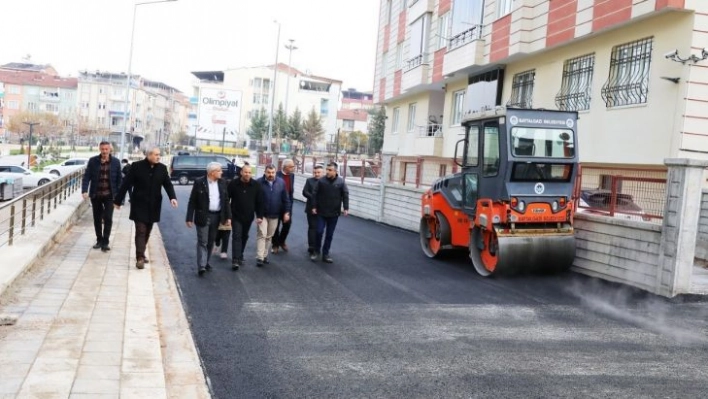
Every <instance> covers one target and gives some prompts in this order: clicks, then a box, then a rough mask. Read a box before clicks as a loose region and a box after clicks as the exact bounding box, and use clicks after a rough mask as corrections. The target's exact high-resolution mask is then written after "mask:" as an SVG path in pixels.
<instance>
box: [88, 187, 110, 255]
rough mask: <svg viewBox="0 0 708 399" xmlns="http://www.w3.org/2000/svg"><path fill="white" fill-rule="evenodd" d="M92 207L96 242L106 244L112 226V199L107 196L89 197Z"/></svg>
mask: <svg viewBox="0 0 708 399" xmlns="http://www.w3.org/2000/svg"><path fill="white" fill-rule="evenodd" d="M91 207H92V208H93V228H94V230H96V242H98V243H101V244H103V245H108V239H109V237H110V236H111V228H112V227H113V200H112V199H111V198H109V197H103V198H98V197H95V198H91Z"/></svg>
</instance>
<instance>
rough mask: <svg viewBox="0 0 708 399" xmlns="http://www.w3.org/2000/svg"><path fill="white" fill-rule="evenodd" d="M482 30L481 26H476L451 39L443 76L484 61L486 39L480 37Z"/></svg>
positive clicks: (444, 61) (444, 62)
mask: <svg viewBox="0 0 708 399" xmlns="http://www.w3.org/2000/svg"><path fill="white" fill-rule="evenodd" d="M481 31H482V30H481V27H480V26H476V27H473V28H471V29H468V30H466V31H464V32H462V33H460V34H458V35H455V36H453V37H452V38H451V39H450V40H449V42H448V47H447V52H446V53H445V59H444V60H443V76H445V75H450V74H453V73H455V72H457V71H460V70H462V69H465V68H467V67H470V66H473V65H482V64H483V63H484V40H482V39H481V38H480V33H481Z"/></svg>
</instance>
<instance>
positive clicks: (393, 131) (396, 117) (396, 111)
mask: <svg viewBox="0 0 708 399" xmlns="http://www.w3.org/2000/svg"><path fill="white" fill-rule="evenodd" d="M400 113H401V109H400V108H398V107H396V108H394V109H393V117H392V118H391V119H392V121H391V134H398V120H399V117H400Z"/></svg>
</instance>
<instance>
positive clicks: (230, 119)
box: [195, 87, 241, 141]
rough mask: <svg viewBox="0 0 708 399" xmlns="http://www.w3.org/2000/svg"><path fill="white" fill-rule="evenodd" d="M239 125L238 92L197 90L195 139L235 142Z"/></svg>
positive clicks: (239, 101) (239, 97)
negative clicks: (197, 105) (197, 103)
mask: <svg viewBox="0 0 708 399" xmlns="http://www.w3.org/2000/svg"><path fill="white" fill-rule="evenodd" d="M240 123H241V92H240V91H238V90H228V89H223V88H212V87H202V88H200V89H199V107H198V116H197V126H196V129H195V131H196V137H197V139H200V140H216V141H221V140H222V138H223V139H224V140H226V141H237V140H238V139H239V126H240Z"/></svg>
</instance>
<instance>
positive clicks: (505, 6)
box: [497, 0, 515, 18]
mask: <svg viewBox="0 0 708 399" xmlns="http://www.w3.org/2000/svg"><path fill="white" fill-rule="evenodd" d="M514 1H515V0H497V18H501V17H503V16H505V15H506V14H509V13H510V12H511V10H512V9H513V8H514Z"/></svg>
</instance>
